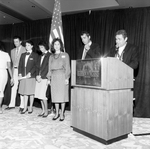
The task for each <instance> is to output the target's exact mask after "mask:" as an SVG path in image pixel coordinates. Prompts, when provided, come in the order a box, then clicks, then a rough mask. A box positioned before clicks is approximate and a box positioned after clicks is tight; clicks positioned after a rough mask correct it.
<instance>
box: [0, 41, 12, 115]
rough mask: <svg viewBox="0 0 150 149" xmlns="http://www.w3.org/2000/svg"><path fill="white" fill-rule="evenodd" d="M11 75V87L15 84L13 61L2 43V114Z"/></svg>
mask: <svg viewBox="0 0 150 149" xmlns="http://www.w3.org/2000/svg"><path fill="white" fill-rule="evenodd" d="M7 70H8V72H9V75H10V78H11V79H10V83H11V86H12V85H13V84H14V79H13V75H12V70H11V60H10V56H9V54H8V53H6V52H4V47H3V45H2V43H1V42H0V114H2V113H3V110H2V102H3V97H4V90H5V87H6V84H7V81H8V72H7Z"/></svg>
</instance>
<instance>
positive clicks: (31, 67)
mask: <svg viewBox="0 0 150 149" xmlns="http://www.w3.org/2000/svg"><path fill="white" fill-rule="evenodd" d="M25 57H26V53H23V54H22V55H21V57H20V62H19V67H18V74H21V75H22V77H24V76H26V75H27V74H28V73H29V72H30V73H31V78H35V76H36V65H37V60H38V54H37V53H35V52H33V51H32V52H31V54H30V56H29V58H28V61H27V65H26V68H25Z"/></svg>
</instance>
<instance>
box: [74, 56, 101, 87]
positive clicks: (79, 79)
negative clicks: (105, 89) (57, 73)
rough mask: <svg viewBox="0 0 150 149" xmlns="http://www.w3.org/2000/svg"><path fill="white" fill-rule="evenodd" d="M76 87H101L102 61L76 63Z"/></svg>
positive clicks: (92, 60)
mask: <svg viewBox="0 0 150 149" xmlns="http://www.w3.org/2000/svg"><path fill="white" fill-rule="evenodd" d="M76 85H83V86H84V85H85V86H96V87H101V61H100V59H87V60H77V61H76Z"/></svg>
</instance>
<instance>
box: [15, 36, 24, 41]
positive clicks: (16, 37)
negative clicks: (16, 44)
mask: <svg viewBox="0 0 150 149" xmlns="http://www.w3.org/2000/svg"><path fill="white" fill-rule="evenodd" d="M13 39H19V40H20V41H22V40H21V37H20V36H14V37H13Z"/></svg>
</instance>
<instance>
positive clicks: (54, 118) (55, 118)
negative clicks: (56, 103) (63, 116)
mask: <svg viewBox="0 0 150 149" xmlns="http://www.w3.org/2000/svg"><path fill="white" fill-rule="evenodd" d="M59 116H60V115H59V114H58V116H57V117H53V119H52V120H54V121H55V120H57V119H58V118H59Z"/></svg>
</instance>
